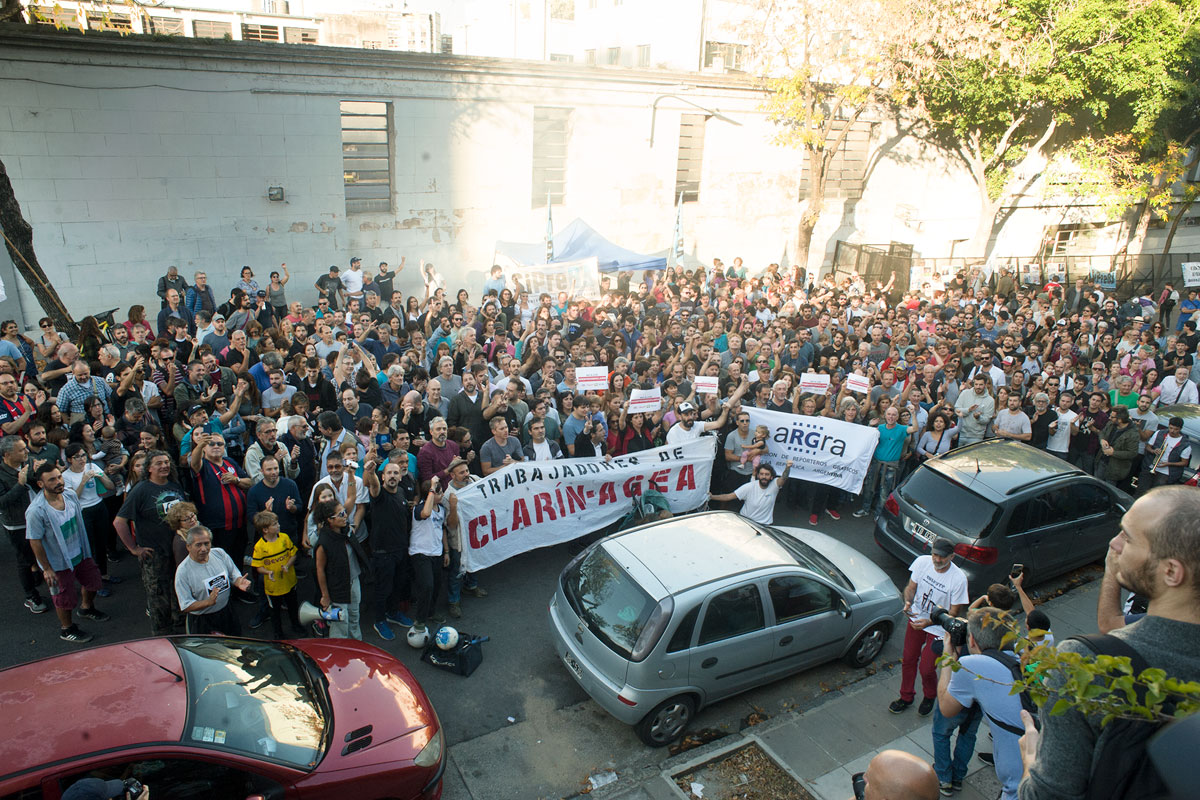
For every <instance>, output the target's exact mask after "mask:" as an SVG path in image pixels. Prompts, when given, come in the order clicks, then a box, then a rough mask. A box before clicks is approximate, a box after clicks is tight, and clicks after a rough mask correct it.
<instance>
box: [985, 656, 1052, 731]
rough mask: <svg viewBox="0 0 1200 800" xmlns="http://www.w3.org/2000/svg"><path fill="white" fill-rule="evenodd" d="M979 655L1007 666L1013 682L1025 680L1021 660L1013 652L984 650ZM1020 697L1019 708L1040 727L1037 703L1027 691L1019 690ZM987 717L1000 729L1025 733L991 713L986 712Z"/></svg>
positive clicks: (1022, 729)
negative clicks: (1026, 712)
mask: <svg viewBox="0 0 1200 800" xmlns="http://www.w3.org/2000/svg"><path fill="white" fill-rule="evenodd" d="M981 655H985V656H987V657H988V658H992V659H995V660H996V661H999V662H1000V663H1001V664H1003V665H1004V666H1005V667H1007V668H1008V671H1009V673H1011V674H1012V679H1013V681H1014V682H1016V681H1023V680H1025V674H1024V671H1023V670H1022V669H1021V660H1020V659H1019V658H1017V656H1016V654H1015V653H1013V652H1011V651H1008V650H984V651H982V653H981ZM1020 697H1021V708H1022V709H1023V710H1025V711H1028V712H1029V716H1031V717H1033V724H1034V725H1036V726H1038V727H1041V722H1040V721H1039V720H1038V707H1037V704H1036V703H1034V702H1033V698H1032V697H1030V696H1029V692H1021V695H1020ZM984 713H985V714H987V712H986V711H984ZM987 718H988V721H989V722H990V723H991V724H992V725H995V726H997V727H998V728H1000V729H1002V730H1006V731H1008V732H1009V733H1015V734H1016V735H1017V736H1024V735H1025V729H1024V728H1018V727H1016V726H1013V725H1009V724H1008V723H1007V722H1001V721H1000V720H998V719H996V718H995V717H993V716H992V715H991V714H987Z"/></svg>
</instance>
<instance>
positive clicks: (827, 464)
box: [742, 406, 879, 492]
mask: <svg viewBox="0 0 1200 800" xmlns="http://www.w3.org/2000/svg"><path fill="white" fill-rule="evenodd" d="M742 411H743V412H745V413H748V414H749V415H750V428H751V430H753V429H754V428H756V427H757V426H759V425H766V426H767V428H768V429H769V430H770V432H771V433H770V436H768V437H767V453H766V455H764V456H763V463H767V464H770V465H771V466H773V467H775V471H776V472H779V473H781V474H782V472H783V468H784V466H786V465H787V462H788V459H791V460H792V471H791V473H790V477H792V478H799V479H801V480H806V481H812V482H813V483H823V484H825V485H826V486H833V487H836V488H838V489H845V490H846V491H847V492H859V491H861V490H862V483H863V479H864V478H865V477H866V476H867V468H868V467H870V466H871V456H872V455H873V454H874V453H875V445H876V444H878V442H879V431H878V430H876V429H875V428H868V427H866V426H865V425H855V424H853V423H850V422H843V421H841V420H837V419H832V418H831V417H806V416H802V415H800V414H787V413H784V412H782V411H767V410H766V409H762V408H754V407H753V406H742Z"/></svg>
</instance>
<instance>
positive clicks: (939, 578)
mask: <svg viewBox="0 0 1200 800" xmlns="http://www.w3.org/2000/svg"><path fill="white" fill-rule="evenodd" d="M953 562H954V543H953V542H951V541H950V540H949V539H945V538H943V537H940V536H939V537H938V538H936V539H934V540H933V546H932V548H931V550H930V554H929V555H927V556H917V558H916V559H914V560H913V562H912V565H911V566H910V567H909V572H910V579H909V581H908V585H907V586H906V587H904V613H905V614H907V615H908V618H909V619H908V625H906V626H905V630H904V656H903V660H902V662H901V668H900V699H899V700H894V701H892V704H891V705H889V706H888V711H891V712H892V713H893V714H900V713H902V712H903V711H905V710H906V709H907V708H908V707H909V706H911V705H912V704H913V700H915V699H916V691H915V688H914V684H915V682H916V678H917V673H918V672H920V674H921V689H922V690H923V692H924V697H923V699H922V700H921V705H920V706H918V707H917V713H918V714H920V715H921V716H926V715H927V714H929V713H930V712H932V711H933V704H934V702H935V700H936V698H937V669H936V667H935V666H934V662H935V661H936V660H937V657H938V655H939V652H938V647H937V643H938V642H939V641H940V640H941V638H942V637H943V636H944V635H945V634H946V631H945V630H944V629H943V628H942V627H941V626H940V625H937V624H934V621H933V620H932V619H931V618H930V616H931V614H932V613H933V612H934V610H936V609H939V608H942V609H949V614H950V616H952V617H953V616H956V615H958V614H961V613H962V611H963V609H964V608H966V605H967V575H966V573H964V572H963V571H962V570H961V569H959V568H958V567H957V566H955V565H954V563H953Z"/></svg>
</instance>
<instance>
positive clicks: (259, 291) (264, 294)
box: [258, 289, 267, 297]
mask: <svg viewBox="0 0 1200 800" xmlns="http://www.w3.org/2000/svg"><path fill="white" fill-rule="evenodd" d="M258 296H259V297H266V296H267V293H266V292H265V291H263V290H262V289H259V290H258Z"/></svg>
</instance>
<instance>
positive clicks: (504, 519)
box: [458, 390, 878, 572]
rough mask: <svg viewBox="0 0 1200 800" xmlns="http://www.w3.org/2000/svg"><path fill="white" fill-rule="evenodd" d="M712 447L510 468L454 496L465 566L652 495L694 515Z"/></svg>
mask: <svg viewBox="0 0 1200 800" xmlns="http://www.w3.org/2000/svg"><path fill="white" fill-rule="evenodd" d="M635 391H636V390H635ZM847 424H848V423H847ZM853 427H861V426H853ZM862 431H863V433H862V434H861V435H864V436H866V435H868V434H875V435H876V436H878V434H877V433H876V432H875V431H874V430H873V429H871V428H862ZM716 442H717V440H716V438H715V437H712V436H702V437H700V438H698V439H693V440H692V441H689V442H684V443H683V444H680V445H674V446H672V445H667V446H666V447H659V448H656V449H654V450H642V451H641V452H638V453H629V454H628V455H624V456H617V457H616V458H613V459H612V460H611V461H605V460H604V459H603V458H571V459H564V460H558V461H550V462H542V461H539V462H518V463H516V464H509V465H508V466H507V467H504V468H503V469H501V470H499V471H498V472H493V473H492V474H491V475H489V476H488V477H486V478H484V479H483V480H479V481H476V482H475V483H472V484H471V485H470V486H468V487H467V488H465V489H463V490H462V491H460V492H458V515H459V519H460V520H461V523H460V524H461V526H462V527H461V531H462V547H463V550H462V563H463V566H464V567H465V568H466V569H467V570H468V571H470V572H474V571H476V570H480V569H484V568H485V567H490V566H491V565H493V564H497V563H499V562H501V561H503V560H505V559H506V558H510V557H512V556H514V555H516V554H518V553H524V552H526V551H529V550H533V549H535V548H538V547H548V546H550V545H553V544H558V543H560V542H569V541H571V540H572V539H577V538H579V537H580V536H583V535H584V534H586V533H591V532H592V531H598V530H600V529H602V528H603V527H604V526H606V525H609V524H611V523H613V522H616V521H617V520H619V519H621V517H623V516H625V514H627V513H628V512H629V510H630V508H632V507H633V503H634V500H635V499H636V498H637V497H639V496H640V495H641V494H642V493H643V492H644V491H646V490H649V489H653V490H655V491H657V492H661V493H662V494H663V495H664V496H665V497H666V499H667V502H668V503H670V506H671V511H672V512H674V513H676V514H682V513H684V512H687V511H691V510H693V509H695V508H697V507H699V506H700V505H702V504H703V503H704V502H705V501H707V500H708V489H709V480H710V478H711V477H712V464H713V455H714V449H715V445H716ZM869 460H870V459H869V458H868V461H869ZM860 480H861V479H860ZM510 534H511V535H510Z"/></svg>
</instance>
